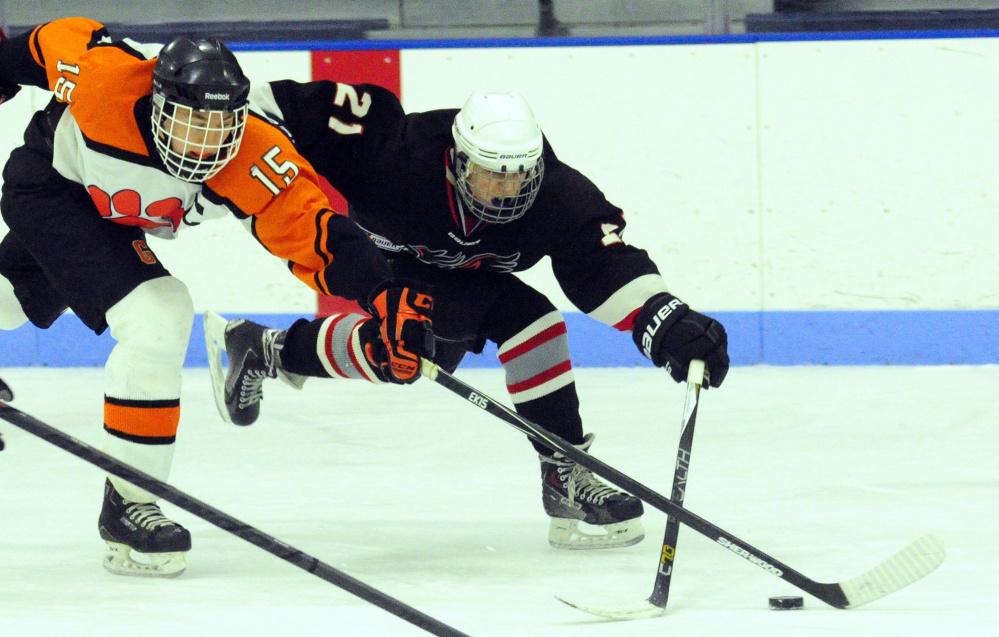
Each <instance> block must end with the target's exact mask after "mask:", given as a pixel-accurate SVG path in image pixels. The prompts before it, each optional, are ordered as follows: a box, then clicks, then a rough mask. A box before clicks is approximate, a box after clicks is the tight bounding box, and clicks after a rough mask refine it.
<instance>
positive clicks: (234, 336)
mask: <svg viewBox="0 0 999 637" xmlns="http://www.w3.org/2000/svg"><path fill="white" fill-rule="evenodd" d="M286 334H287V332H285V331H281V330H276V329H271V328H268V327H264V326H263V325H260V324H257V323H254V322H253V321H247V320H246V319H234V320H232V321H226V320H225V319H224V318H222V317H221V316H219V315H218V314H216V313H214V312H205V346H206V347H207V349H208V366H209V368H210V372H211V377H212V388H213V389H214V391H215V406H216V407H218V410H219V415H220V416H222V419H223V420H225V421H226V422H231V423H234V424H237V425H241V426H246V425H252V424H253V423H255V422H256V421H257V418H258V417H259V416H260V401H261V400H262V399H263V395H264V379H265V378H280V379H281V380H283V381H285V382H286V383H288V384H289V385H291V386H292V387H294V388H295V389H301V388H302V385H304V384H305V377H304V376H299V375H298V374H292V373H290V372H286V371H284V370H282V369H281V349H282V347H284V338H285V335H286ZM223 351H224V352H225V353H226V355H227V357H228V359H229V366H228V369H226V370H224V371H223V369H222V352H223Z"/></svg>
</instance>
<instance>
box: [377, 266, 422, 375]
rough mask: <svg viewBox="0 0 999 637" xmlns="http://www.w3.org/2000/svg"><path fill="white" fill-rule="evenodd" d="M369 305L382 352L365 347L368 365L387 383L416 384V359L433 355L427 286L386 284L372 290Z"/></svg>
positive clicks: (393, 282)
mask: <svg viewBox="0 0 999 637" xmlns="http://www.w3.org/2000/svg"><path fill="white" fill-rule="evenodd" d="M369 305H370V309H371V311H372V313H373V314H374V315H375V316H376V317H377V318H379V319H381V340H382V345H384V349H381V348H378V347H375V346H373V345H372V344H369V345H366V346H365V356H366V357H367V359H368V362H369V363H371V365H372V366H373V367H375V368H376V369H379V370H380V371H381V373H382V374H383V375H384V376H385V380H388V381H389V382H392V383H398V384H403V385H408V384H409V383H413V382H416V380H417V379H418V378H419V377H420V359H421V358H430V357H432V356H433V355H434V332H433V321H432V320H431V315H432V314H433V309H434V299H433V296H432V294H431V291H430V289H429V287H428V286H426V285H424V284H422V283H419V282H416V281H389V282H387V283H384V284H382V285H381V286H379V287H378V289H376V290H375V293H374V294H373V296H372V299H371V302H370V304H369Z"/></svg>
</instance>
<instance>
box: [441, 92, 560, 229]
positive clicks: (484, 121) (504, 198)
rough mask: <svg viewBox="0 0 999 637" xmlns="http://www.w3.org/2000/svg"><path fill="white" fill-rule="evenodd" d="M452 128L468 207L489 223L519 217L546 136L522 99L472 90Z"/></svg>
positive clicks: (536, 178)
mask: <svg viewBox="0 0 999 637" xmlns="http://www.w3.org/2000/svg"><path fill="white" fill-rule="evenodd" d="M451 133H452V134H453V135H454V143H455V150H456V152H455V173H456V174H457V177H458V180H457V182H458V183H457V188H458V192H459V193H460V194H461V198H462V200H463V201H464V202H465V205H466V206H467V207H468V209H469V212H471V213H472V214H473V215H475V216H476V217H478V218H479V219H482V220H483V221H488V222H490V223H507V222H510V221H513V220H514V219H518V218H520V217H522V216H523V215H524V213H525V212H527V209H528V208H530V207H531V204H533V203H534V199H535V197H537V195H538V189H539V188H540V187H541V178H542V176H543V174H544V161H543V160H542V157H541V151H542V147H543V139H544V138H543V136H542V135H541V128H540V127H539V126H538V122H537V120H536V119H535V118H534V113H533V112H532V111H531V107H530V106H528V105H527V102H526V101H525V100H524V98H523V97H521V96H520V95H519V94H517V93H482V92H476V93H474V94H473V95H472V96H471V97H469V98H468V101H466V102H465V105H464V106H463V107H462V108H461V110H460V111H459V112H458V115H457V116H456V117H455V118H454V125H453V126H452V127H451Z"/></svg>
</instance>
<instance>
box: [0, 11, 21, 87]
mask: <svg viewBox="0 0 999 637" xmlns="http://www.w3.org/2000/svg"><path fill="white" fill-rule="evenodd" d="M6 40H7V34H6V33H4V32H3V27H0V49H2V48H3V46H4V42H5V41H6ZM0 71H2V69H0ZM20 90H21V87H20V85H18V84H12V83H9V82H5V81H4V80H3V77H2V76H0V104H3V103H4V102H6V101H7V100H9V99H10V98H12V97H14V96H15V95H17V92H18V91H20Z"/></svg>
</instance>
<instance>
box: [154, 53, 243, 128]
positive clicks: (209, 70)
mask: <svg viewBox="0 0 999 637" xmlns="http://www.w3.org/2000/svg"><path fill="white" fill-rule="evenodd" d="M153 92H154V93H159V94H161V95H163V97H165V98H166V100H167V101H169V102H174V103H176V104H182V105H184V106H188V107H190V108H193V109H197V110H211V111H235V110H237V109H239V108H240V107H242V106H243V105H245V104H246V101H247V96H248V95H249V93H250V80H248V79H246V76H245V75H244V74H243V69H241V68H240V66H239V62H238V61H237V60H236V56H235V55H233V54H232V51H230V50H229V47H227V46H226V45H224V44H222V43H221V42H219V41H218V40H216V39H215V38H207V39H199V40H191V39H189V38H185V37H178V38H174V39H173V40H171V41H170V43H169V44H167V45H166V46H165V47H163V49H162V50H161V51H160V54H159V57H157V59H156V67H155V68H154V69H153Z"/></svg>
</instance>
